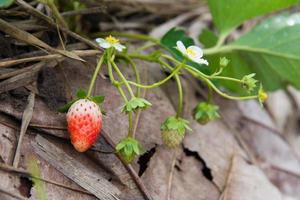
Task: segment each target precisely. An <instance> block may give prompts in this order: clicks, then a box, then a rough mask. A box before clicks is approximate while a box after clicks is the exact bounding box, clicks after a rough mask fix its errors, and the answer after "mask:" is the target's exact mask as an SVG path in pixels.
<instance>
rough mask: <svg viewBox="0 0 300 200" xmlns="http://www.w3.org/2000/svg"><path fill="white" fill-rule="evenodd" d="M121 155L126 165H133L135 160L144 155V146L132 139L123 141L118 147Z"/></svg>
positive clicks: (117, 149)
mask: <svg viewBox="0 0 300 200" xmlns="http://www.w3.org/2000/svg"><path fill="white" fill-rule="evenodd" d="M116 151H117V153H119V154H120V155H121V156H122V158H123V159H124V161H125V162H126V163H131V162H132V161H133V160H134V158H135V157H136V156H138V155H141V154H143V153H144V149H143V147H142V145H141V144H140V143H139V141H137V140H136V139H134V138H132V137H126V138H124V139H122V140H121V141H120V142H119V143H118V144H117V146H116Z"/></svg>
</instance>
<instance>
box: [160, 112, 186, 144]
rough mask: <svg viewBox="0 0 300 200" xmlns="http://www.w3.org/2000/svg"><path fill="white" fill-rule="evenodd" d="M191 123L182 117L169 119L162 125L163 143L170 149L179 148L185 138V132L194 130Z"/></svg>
mask: <svg viewBox="0 0 300 200" xmlns="http://www.w3.org/2000/svg"><path fill="white" fill-rule="evenodd" d="M188 124H189V122H188V121H187V120H185V119H182V118H180V117H176V116H172V117H168V118H167V119H166V120H165V121H164V123H162V125H161V128H160V129H161V137H162V141H163V143H164V144H165V145H166V146H167V147H169V148H175V147H177V146H178V145H179V144H180V143H181V142H182V140H183V138H184V136H185V131H186V129H187V130H190V131H191V130H192V129H191V128H190V127H189V126H188Z"/></svg>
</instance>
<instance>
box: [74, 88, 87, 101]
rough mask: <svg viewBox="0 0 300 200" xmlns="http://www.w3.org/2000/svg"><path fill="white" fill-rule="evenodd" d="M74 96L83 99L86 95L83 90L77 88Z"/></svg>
mask: <svg viewBox="0 0 300 200" xmlns="http://www.w3.org/2000/svg"><path fill="white" fill-rule="evenodd" d="M76 96H77V97H78V98H79V99H84V98H85V97H86V96H87V93H86V91H85V90H83V89H79V90H78V91H77V93H76Z"/></svg>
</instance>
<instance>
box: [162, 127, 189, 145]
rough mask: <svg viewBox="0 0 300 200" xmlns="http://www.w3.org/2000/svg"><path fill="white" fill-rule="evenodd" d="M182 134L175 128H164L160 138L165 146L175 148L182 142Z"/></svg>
mask: <svg viewBox="0 0 300 200" xmlns="http://www.w3.org/2000/svg"><path fill="white" fill-rule="evenodd" d="M184 135H185V134H181V133H179V132H178V131H176V130H165V131H162V132H161V139H162V141H163V143H164V144H165V145H166V146H167V147H169V148H175V147H177V146H178V145H179V144H180V143H181V142H182V140H183V138H184Z"/></svg>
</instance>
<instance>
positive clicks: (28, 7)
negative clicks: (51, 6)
mask: <svg viewBox="0 0 300 200" xmlns="http://www.w3.org/2000/svg"><path fill="white" fill-rule="evenodd" d="M16 3H17V4H18V5H20V6H22V7H23V8H24V9H25V10H26V11H28V12H29V13H31V14H32V15H33V16H35V17H37V18H39V19H42V20H44V21H46V22H47V23H48V24H50V25H51V26H53V27H56V26H57V24H56V23H55V22H54V21H53V20H52V19H51V18H50V17H48V16H46V15H44V14H43V13H42V12H40V11H38V10H36V9H34V8H33V7H32V6H31V5H30V4H28V3H26V2H25V1H23V0H16ZM59 29H60V30H62V31H63V32H65V33H67V34H68V35H70V36H72V37H73V38H75V39H77V40H79V41H81V42H83V43H85V44H87V45H88V46H90V47H92V48H95V49H98V50H100V51H102V49H101V48H100V47H99V46H98V45H97V44H96V43H94V42H92V41H90V40H88V39H86V38H84V37H82V36H80V35H78V34H77V33H74V32H72V31H70V30H69V29H66V28H64V27H62V26H60V25H59Z"/></svg>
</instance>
